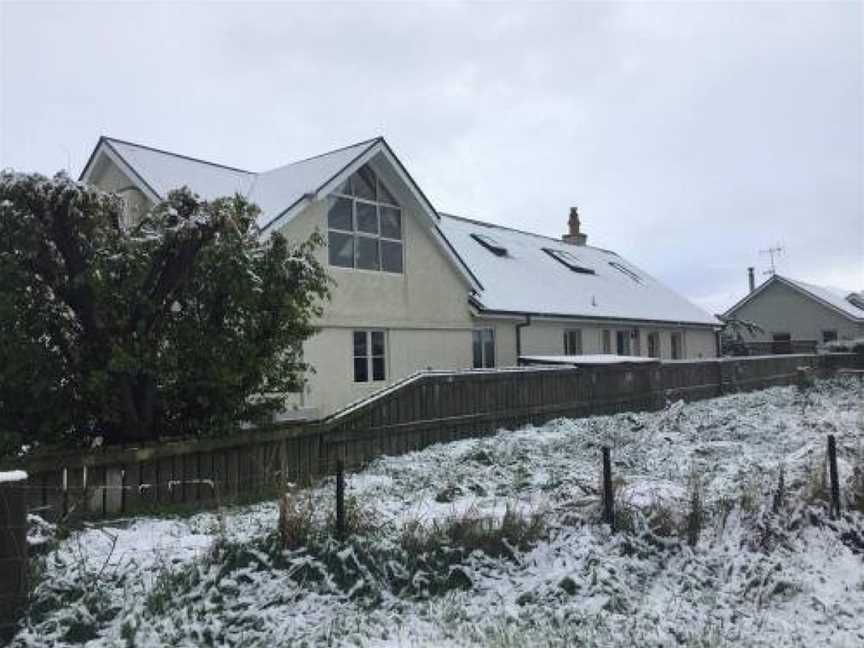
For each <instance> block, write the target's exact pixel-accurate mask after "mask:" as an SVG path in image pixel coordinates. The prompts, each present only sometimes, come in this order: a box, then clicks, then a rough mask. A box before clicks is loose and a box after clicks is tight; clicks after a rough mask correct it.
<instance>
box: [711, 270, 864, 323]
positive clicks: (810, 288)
mask: <svg viewBox="0 0 864 648" xmlns="http://www.w3.org/2000/svg"><path fill="white" fill-rule="evenodd" d="M777 283H779V284H782V285H785V286H788V287H790V288H792V289H793V290H795V291H796V292H798V293H800V294H801V295H804V296H805V297H807V298H808V299H812V300H813V301H815V302H817V303H819V304H821V305H822V306H825V307H827V308H830V309H831V310H833V311H836V312H838V313H840V314H841V315H843V316H845V317H847V318H849V319H851V320H853V321H856V322H864V308H860V307H858V306H856V305H855V304H853V303H852V301H850V299H849V298H850V297H853V298H855V297H858V299H859V300H861V303H864V297H862V296H861V293H855V292H850V291H848V290H841V289H840V288H832V287H830V286H817V285H814V284H809V283H805V282H803V281H798V280H797V279H790V278H789V277H783V276H780V275H778V274H774V275H772V276H771V278H770V279H768V281H766V282H765V283H763V284H762V285H761V286H759V287H758V288H756V290H754V291H753V292H751V293H749V294H747V295H746V296H745V297H744V298H743V299H741V300H739V301H738V302H737V303H736V304H735V305H734V306H732V307H731V308H729V310H727V311H726V312H725V313H724V314H723V315H724V316H725V317H728V316H731V315H732V314H733V313H734V312H735V311H737V310H738V309H740V308H741V307H742V306H744V305H745V304H747V303H749V302H750V301H751V300H752V299H754V298H756V297H757V296H758V295H760V294H762V292H763V291H764V290H765V289H766V288H768V287H769V286H773V285H774V284H777Z"/></svg>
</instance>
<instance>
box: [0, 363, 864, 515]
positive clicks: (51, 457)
mask: <svg viewBox="0 0 864 648" xmlns="http://www.w3.org/2000/svg"><path fill="white" fill-rule="evenodd" d="M862 358H864V357H862V356H860V355H855V354H830V355H785V356H768V357H761V358H754V357H743V358H727V359H719V360H717V359H711V360H698V361H693V360H687V361H670V362H659V361H656V362H640V363H618V364H607V365H585V366H555V367H518V368H510V369H498V370H470V371H452V372H445V371H428V372H421V373H419V374H416V375H414V376H411V377H409V378H407V379H405V380H403V381H401V382H399V383H397V384H395V385H391V386H390V387H388V388H386V389H384V390H382V391H381V392H378V393H377V394H375V395H373V396H371V397H369V398H367V399H365V400H363V401H360V402H358V403H355V404H353V405H351V406H349V407H347V408H345V409H344V410H342V411H340V412H338V413H336V414H334V415H333V416H330V417H328V418H326V419H324V420H320V421H302V422H294V423H286V424H280V425H278V426H273V427H271V428H267V429H260V428H259V429H256V430H246V431H243V432H242V433H239V434H236V435H232V436H231V437H227V438H218V439H192V440H182V441H166V442H162V443H154V444H146V445H139V446H136V447H130V448H100V449H96V450H93V451H89V452H80V451H72V450H58V451H54V452H42V453H39V454H38V455H36V456H34V457H31V458H28V459H27V460H26V461H24V462H22V463H23V465H15V466H12V467H20V468H23V469H25V470H26V471H27V472H28V473H29V475H30V479H29V481H28V485H27V488H28V506H29V508H30V510H32V511H38V512H41V513H42V514H44V515H46V516H47V517H61V516H64V515H69V516H79V515H82V516H103V515H111V514H130V513H140V512H146V511H149V510H153V509H157V508H158V509H163V510H164V509H165V508H171V507H174V506H177V507H190V508H207V507H212V506H213V505H215V504H217V503H219V502H223V503H227V502H233V501H237V500H240V499H243V498H253V497H262V496H265V495H269V494H274V493H277V492H279V491H280V490H283V489H284V488H285V486H286V484H287V483H289V482H294V483H298V482H299V483H304V482H308V481H310V480H314V479H316V478H319V477H321V476H322V475H325V474H330V473H332V472H333V470H334V469H335V464H336V461H337V460H341V461H342V462H343V464H344V465H345V467H346V468H349V469H356V468H357V467H359V466H361V465H362V464H364V463H366V462H368V461H369V460H371V459H373V458H375V457H376V456H379V455H381V454H402V453H405V452H409V451H412V450H418V449H421V448H423V447H425V446H427V445H430V444H432V443H437V442H446V441H451V440H454V439H461V438H466V437H474V436H481V435H485V434H492V433H494V432H495V431H496V430H498V429H499V428H502V427H503V428H512V427H516V426H519V425H522V424H525V423H535V424H540V423H543V422H545V421H548V420H550V419H553V418H557V417H564V416H566V417H582V416H589V415H592V414H603V413H612V412H619V411H625V410H650V409H655V408H659V407H662V406H663V404H664V403H665V402H666V400H667V399H673V400H674V399H679V398H685V399H688V400H695V399H700V398H711V397H715V396H719V395H722V394H725V393H731V392H734V391H741V390H750V389H759V388H762V387H766V386H770V385H778V384H790V383H793V382H795V381H796V380H797V379H798V368H799V367H808V368H810V369H811V370H813V371H814V372H815V373H817V374H820V375H827V374H830V373H831V372H833V371H834V370H836V369H838V368H842V367H856V366H858V367H860V366H861V363H862Z"/></svg>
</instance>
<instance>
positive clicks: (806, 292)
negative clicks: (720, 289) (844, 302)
mask: <svg viewBox="0 0 864 648" xmlns="http://www.w3.org/2000/svg"><path fill="white" fill-rule="evenodd" d="M777 281H779V282H781V283H782V284H783V285H785V286H788V287H789V288H792V289H793V290H795V291H797V292H799V293H800V294H802V295H804V296H805V297H807V298H808V299H811V300H813V301H815V302H816V303H817V304H819V305H820V306H824V307H825V308H828V309H830V310H832V311H834V312H835V313H838V314H839V315H842V316H843V317H845V318H846V319H848V320H850V321H852V322H864V317H855V316H854V315H852V314H851V313H847V312H846V311H844V310H843V309H841V308H837V307H836V306H835V305H834V304H831V303H829V302H827V301H825V300H824V299H822V298H821V297H819V296H818V295H814V294H813V293H812V292H810V291H809V290H807V289H806V288H804V287H803V286H800V285H798V283H797V282H795V281H794V280H793V279H787V278H786V277H781V276H780V275H778V274H773V275H771V278H770V279H769V280H768V281H766V282H764V283H763V284H762V285H761V286H759V287H758V288H757V289H756V290H754V291H752V292H750V293H747V294H746V295H745V296H744V297H742V298H741V299H740V300H738V302H736V303H735V304H734V305H733V306H731V307H730V308H729V309H728V310H727V311H726V312H725V313H723V317H724V318H725V317H731V316H732V315H731V313H732V311H736V310H738V309H739V308H741V307H742V306H744V305H745V304H747V303H748V302H750V300H752V299H754V298H755V297H756V296H757V295H759V294H760V293H762V291H763V290H765V289H766V288H767V287H768V286H770V285H773V284H774V283H775V282H777Z"/></svg>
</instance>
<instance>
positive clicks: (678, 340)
mask: <svg viewBox="0 0 864 648" xmlns="http://www.w3.org/2000/svg"><path fill="white" fill-rule="evenodd" d="M669 337H670V343H671V345H672V359H673V360H680V359H681V358H683V357H684V343H683V339H682V337H681V333H672V334H671V335H670V336H669Z"/></svg>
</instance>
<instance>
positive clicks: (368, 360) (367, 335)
mask: <svg viewBox="0 0 864 648" xmlns="http://www.w3.org/2000/svg"><path fill="white" fill-rule="evenodd" d="M359 333H362V334H363V336H364V340H365V351H366V353H365V355H357V353H356V348H355V344H354V341H355V337H356V336H357V334H359ZM374 334H380V335H381V353H380V354H376V353H375V352H374V343H373V335H374ZM387 337H388V336H387V329H382V328H370V329H352V330H351V372H352V382H353V383H354V384H355V385H366V384H369V383H382V382H387V374H388V373H389V370H388V367H387V358H388V356H389V354H388V352H387ZM360 359H363V360H364V362H365V367H366V378H365V379H364V380H357V360H360ZM376 359H380V360H381V364H382V370H383V375H382V376H381V377H380V378H375V362H374V361H375V360H376Z"/></svg>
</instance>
